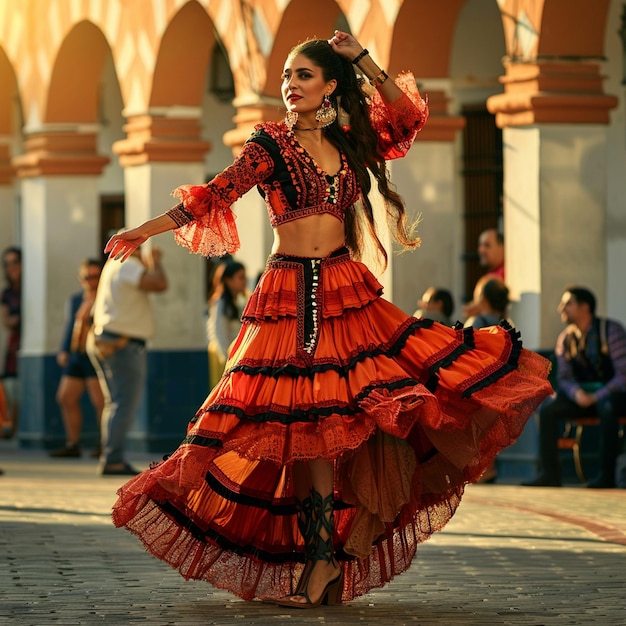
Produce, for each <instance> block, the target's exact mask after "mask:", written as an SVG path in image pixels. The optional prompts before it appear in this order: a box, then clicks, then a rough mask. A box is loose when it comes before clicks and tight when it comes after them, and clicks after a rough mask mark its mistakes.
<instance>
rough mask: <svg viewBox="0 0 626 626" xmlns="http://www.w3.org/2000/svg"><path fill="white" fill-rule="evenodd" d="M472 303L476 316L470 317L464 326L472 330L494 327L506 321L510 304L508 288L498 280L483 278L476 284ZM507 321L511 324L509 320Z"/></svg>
mask: <svg viewBox="0 0 626 626" xmlns="http://www.w3.org/2000/svg"><path fill="white" fill-rule="evenodd" d="M474 302H475V303H476V315H475V316H473V317H470V318H469V319H468V320H467V321H466V322H465V326H472V327H473V328H485V327H486V326H496V325H498V324H499V323H500V322H501V321H502V320H507V316H506V311H507V309H508V307H509V303H510V300H509V288H508V287H507V286H506V285H505V284H504V283H503V282H502V280H500V279H499V278H493V277H489V276H484V277H483V278H482V279H480V280H479V281H478V282H477V283H476V289H475V290H474ZM507 321H508V322H509V323H511V321H510V320H507ZM511 325H512V323H511Z"/></svg>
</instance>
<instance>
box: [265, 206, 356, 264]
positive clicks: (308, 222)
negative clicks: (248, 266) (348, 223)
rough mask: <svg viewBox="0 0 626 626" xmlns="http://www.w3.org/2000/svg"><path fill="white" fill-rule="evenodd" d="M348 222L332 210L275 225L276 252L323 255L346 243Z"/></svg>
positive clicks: (313, 256)
mask: <svg viewBox="0 0 626 626" xmlns="http://www.w3.org/2000/svg"><path fill="white" fill-rule="evenodd" d="M344 242H345V231H344V224H343V222H341V221H340V220H339V219H337V218H336V217H334V216H333V215H330V214H328V213H322V214H319V215H310V216H308V217H302V218H300V219H297V220H293V221H291V222H287V223H285V224H281V225H280V226H276V227H275V228H274V245H273V246H272V253H273V254H289V255H292V256H303V257H312V258H315V257H317V258H321V257H325V256H327V255H328V254H330V253H331V252H332V251H333V250H336V249H337V248H339V247H341V246H342V245H344Z"/></svg>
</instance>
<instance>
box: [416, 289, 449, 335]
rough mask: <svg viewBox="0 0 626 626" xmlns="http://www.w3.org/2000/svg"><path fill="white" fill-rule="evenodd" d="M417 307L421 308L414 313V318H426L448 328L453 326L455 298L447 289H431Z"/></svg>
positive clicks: (418, 302)
mask: <svg viewBox="0 0 626 626" xmlns="http://www.w3.org/2000/svg"><path fill="white" fill-rule="evenodd" d="M417 306H418V307H419V308H418V309H417V311H415V313H413V317H425V318H427V319H429V320H435V322H441V323H442V324H445V325H446V326H452V323H453V322H452V318H451V315H452V311H454V298H453V297H452V294H451V293H450V292H449V291H448V290H447V289H442V288H441V287H429V288H428V289H426V291H425V292H424V293H423V294H422V297H421V298H420V299H419V300H418V301H417Z"/></svg>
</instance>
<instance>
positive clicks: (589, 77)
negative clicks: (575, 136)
mask: <svg viewBox="0 0 626 626" xmlns="http://www.w3.org/2000/svg"><path fill="white" fill-rule="evenodd" d="M505 70H506V73H505V75H504V76H501V77H500V82H501V83H503V85H504V93H501V94H497V95H494V96H491V97H490V98H488V100H487V108H488V109H489V111H490V112H491V113H493V114H495V116H496V124H497V125H498V126H499V127H500V128H504V127H507V126H529V125H532V124H542V123H547V124H608V123H609V121H610V120H609V111H610V110H611V109H613V108H615V107H616V106H617V104H618V99H617V98H616V97H615V96H611V95H608V94H605V93H604V92H603V90H602V81H603V80H604V77H603V76H602V75H601V74H600V64H599V63H597V62H592V61H585V60H580V61H579V60H575V61H573V60H565V59H563V60H561V59H559V60H536V61H533V62H528V63H522V62H513V61H506V62H505Z"/></svg>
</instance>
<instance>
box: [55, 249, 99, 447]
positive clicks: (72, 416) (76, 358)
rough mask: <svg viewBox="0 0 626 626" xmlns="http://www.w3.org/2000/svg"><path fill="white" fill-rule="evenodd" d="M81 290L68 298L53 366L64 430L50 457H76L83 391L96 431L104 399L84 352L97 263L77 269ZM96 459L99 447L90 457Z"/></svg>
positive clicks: (81, 416) (95, 286)
mask: <svg viewBox="0 0 626 626" xmlns="http://www.w3.org/2000/svg"><path fill="white" fill-rule="evenodd" d="M78 280H79V282H80V285H81V287H82V290H81V291H79V292H78V293H75V294H73V295H72V296H70V299H69V301H68V303H67V314H66V325H65V332H64V333H63V339H62V341H61V349H60V351H59V353H58V354H57V363H58V364H59V367H61V368H63V373H62V375H61V381H60V382H59V388H58V390H57V402H58V404H59V407H60V408H61V414H62V416H63V425H64V427H65V445H64V446H63V447H62V448H59V449H58V450H54V451H52V452H51V453H50V456H51V457H57V458H58V457H80V456H81V450H80V434H81V430H82V426H83V412H82V410H81V406H80V399H81V397H82V395H83V392H84V391H85V389H86V390H87V393H88V394H89V399H90V400H91V404H92V405H93V408H94V410H95V412H96V418H97V420H98V430H99V429H100V418H101V416H102V409H103V407H104V397H103V395H102V390H101V389H100V384H99V383H98V377H97V375H96V371H95V370H94V368H93V365H92V363H91V361H90V360H89V357H88V356H87V353H86V344H87V333H88V332H89V330H90V329H91V324H92V309H93V304H94V301H95V298H96V289H97V287H98V281H99V280H100V261H97V260H96V259H85V260H84V261H83V262H82V263H81V264H80V267H79V270H78ZM91 456H92V457H99V456H100V445H98V447H97V449H96V450H94V451H93V452H92V454H91Z"/></svg>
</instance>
